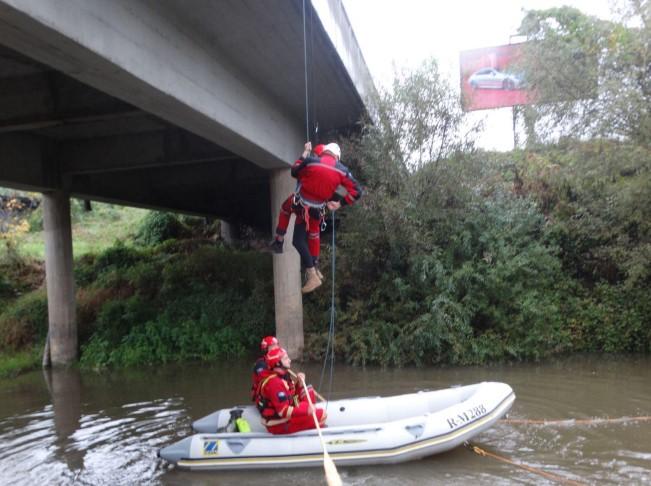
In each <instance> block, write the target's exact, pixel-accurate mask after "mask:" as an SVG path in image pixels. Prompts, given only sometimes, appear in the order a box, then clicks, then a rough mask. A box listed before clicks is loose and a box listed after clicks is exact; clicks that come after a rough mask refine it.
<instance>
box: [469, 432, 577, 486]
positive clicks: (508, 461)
mask: <svg viewBox="0 0 651 486" xmlns="http://www.w3.org/2000/svg"><path fill="white" fill-rule="evenodd" d="M465 446H466V447H467V448H468V449H470V450H471V451H473V452H474V453H475V454H477V455H479V456H482V457H491V458H493V459H496V460H498V461H500V462H504V463H506V464H510V465H512V466H516V467H519V468H520V469H524V470H525V471H529V472H531V473H534V474H538V475H539V476H542V477H544V478H547V479H550V480H552V481H556V482H557V483H561V484H569V485H572V486H585V483H581V482H579V481H574V480H572V479H568V478H566V477H563V476H559V475H558V474H553V473H550V472H547V471H543V470H542V469H538V468H535V467H532V466H529V465H528V464H523V463H521V462H515V461H513V460H511V459H509V458H508V457H504V456H500V455H497V454H495V453H493V452H488V451H487V450H485V449H482V448H481V447H479V446H477V445H474V444H471V443H470V442H466V443H465Z"/></svg>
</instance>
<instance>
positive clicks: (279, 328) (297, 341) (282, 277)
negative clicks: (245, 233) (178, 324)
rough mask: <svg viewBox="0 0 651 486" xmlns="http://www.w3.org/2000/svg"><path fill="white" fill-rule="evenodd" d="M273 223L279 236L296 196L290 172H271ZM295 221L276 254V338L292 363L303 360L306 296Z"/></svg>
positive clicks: (291, 223)
mask: <svg viewBox="0 0 651 486" xmlns="http://www.w3.org/2000/svg"><path fill="white" fill-rule="evenodd" d="M270 185H271V214H272V217H271V220H272V222H273V228H272V231H273V233H274V234H275V230H276V225H277V224H278V213H279V210H280V205H281V204H282V202H283V201H284V200H285V199H286V198H287V196H289V194H291V193H292V191H293V190H294V187H295V185H296V181H295V180H294V179H292V178H291V176H290V173H289V169H281V170H275V171H273V172H271V176H270ZM293 234H294V218H292V220H291V221H290V223H289V227H288V228H287V234H286V235H285V251H284V252H283V253H282V254H281V255H276V254H274V256H273V259H274V262H273V268H274V303H275V309H276V337H277V338H278V340H279V341H280V343H281V345H282V346H284V347H285V349H287V352H288V353H289V355H290V357H291V358H292V359H301V358H302V357H303V346H304V337H303V296H302V294H301V261H300V258H299V256H298V252H297V251H296V249H295V248H294V246H293V245H292V235H293Z"/></svg>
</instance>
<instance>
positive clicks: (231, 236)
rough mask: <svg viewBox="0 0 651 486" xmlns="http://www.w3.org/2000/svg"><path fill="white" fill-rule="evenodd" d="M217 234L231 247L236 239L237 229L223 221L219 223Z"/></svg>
mask: <svg viewBox="0 0 651 486" xmlns="http://www.w3.org/2000/svg"><path fill="white" fill-rule="evenodd" d="M219 233H220V236H221V238H222V240H223V241H224V243H226V244H227V245H232V244H233V243H235V241H236V240H237V239H238V237H237V228H236V227H235V226H233V225H232V224H231V223H229V222H228V221H224V220H223V219H222V220H220V221H219Z"/></svg>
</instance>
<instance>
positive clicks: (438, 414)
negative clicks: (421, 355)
mask: <svg viewBox="0 0 651 486" xmlns="http://www.w3.org/2000/svg"><path fill="white" fill-rule="evenodd" d="M514 400H515V394H514V393H513V390H512V389H511V387H510V386H509V385H506V384H504V383H495V382H484V383H478V384H475V385H469V386H459V387H454V388H448V389H444V390H438V391H421V392H418V393H410V394H406V395H398V396H392V397H368V398H352V399H344V400H332V401H328V402H321V403H319V404H318V405H317V406H319V407H322V408H325V409H326V410H327V413H328V418H327V420H326V427H325V428H324V429H323V438H324V441H325V444H326V447H327V449H328V453H329V454H330V457H331V458H332V459H333V460H334V462H335V464H336V465H337V466H353V465H370V464H395V463H399V462H405V461H411V460H414V459H420V458H423V457H426V456H429V455H432V454H438V453H441V452H445V451H448V450H450V449H453V448H454V447H457V446H459V445H460V444H462V443H463V442H465V441H467V440H469V439H472V438H473V437H474V436H476V435H477V434H479V433H480V432H482V431H484V430H486V429H487V428H489V427H491V426H492V425H493V424H494V423H495V422H497V421H498V420H499V419H500V418H501V417H503V416H504V415H505V414H506V413H507V412H508V411H509V409H510V408H511V405H513V401H514ZM239 415H241V416H242V418H244V419H245V420H246V421H247V422H248V424H250V429H251V430H250V431H249V432H244V433H242V432H226V431H225V430H228V429H229V428H230V427H229V423H230V422H232V419H233V416H239ZM192 427H193V428H194V430H195V431H196V432H197V433H195V434H194V435H192V436H190V437H186V438H185V439H182V440H180V441H178V442H176V443H175V444H172V445H170V446H168V447H164V448H163V449H161V450H160V451H159V453H158V454H159V456H160V457H162V458H163V459H165V460H167V461H169V462H171V463H174V464H176V465H177V466H178V467H180V468H184V469H194V470H211V469H215V470H219V469H263V468H287V467H310V466H322V465H323V449H322V447H321V441H320V440H319V437H318V435H317V432H316V430H305V431H302V432H297V433H295V434H289V435H272V434H270V433H268V432H267V431H266V429H265V428H264V426H263V425H262V423H261V421H260V414H259V413H258V410H257V409H256V408H255V407H254V406H242V407H234V408H228V409H223V410H218V411H217V412H214V413H212V414H210V415H208V416H206V417H204V418H202V419H199V420H197V421H196V422H194V423H193V425H192ZM222 431H224V432H222Z"/></svg>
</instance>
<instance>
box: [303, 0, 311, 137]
mask: <svg viewBox="0 0 651 486" xmlns="http://www.w3.org/2000/svg"><path fill="white" fill-rule="evenodd" d="M303 65H304V68H303V72H304V73H305V140H306V141H307V140H310V110H309V104H308V100H309V96H308V87H307V33H306V31H305V0H303Z"/></svg>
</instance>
